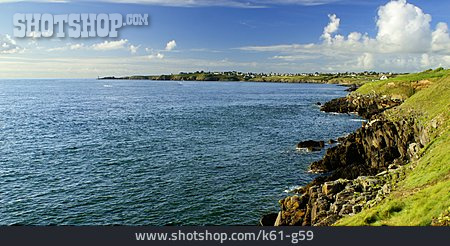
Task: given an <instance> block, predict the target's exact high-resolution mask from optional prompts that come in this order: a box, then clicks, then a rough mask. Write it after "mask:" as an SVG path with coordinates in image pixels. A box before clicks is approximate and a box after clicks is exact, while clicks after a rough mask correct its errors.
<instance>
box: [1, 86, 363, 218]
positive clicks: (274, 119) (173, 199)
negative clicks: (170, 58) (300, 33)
mask: <svg viewBox="0 0 450 246" xmlns="http://www.w3.org/2000/svg"><path fill="white" fill-rule="evenodd" d="M344 90H345V87H341V86H337V85H327V84H283V83H243V82H190V81H178V82H177V81H132V80H94V79H77V80H76V79H71V80H68V79H64V80H61V79H51V80H40V79H33V80H0V203H1V205H0V224H1V225H257V224H258V221H259V218H260V216H261V215H263V214H266V213H269V212H276V211H277V210H278V200H279V199H281V198H283V197H284V196H286V195H287V194H286V192H285V191H286V190H289V189H292V188H293V187H296V186H299V185H304V184H306V183H307V182H309V181H311V180H312V179H313V178H314V177H315V176H314V174H310V173H308V172H307V170H308V165H309V164H310V163H311V162H313V161H315V160H318V159H320V158H321V157H322V156H323V155H324V153H325V150H323V151H319V152H311V153H308V152H303V151H297V150H296V148H295V145H296V144H297V142H299V141H302V140H308V139H314V140H325V141H327V140H328V139H336V138H338V137H340V136H344V135H346V134H348V133H350V132H352V131H354V130H355V129H357V128H358V127H360V126H361V122H360V119H359V117H358V116H355V115H346V114H327V113H323V112H320V110H319V106H318V105H316V103H317V102H322V103H324V102H326V101H328V100H331V99H333V98H336V97H341V96H344V95H346V93H347V92H345V91H344ZM327 147H329V146H327Z"/></svg>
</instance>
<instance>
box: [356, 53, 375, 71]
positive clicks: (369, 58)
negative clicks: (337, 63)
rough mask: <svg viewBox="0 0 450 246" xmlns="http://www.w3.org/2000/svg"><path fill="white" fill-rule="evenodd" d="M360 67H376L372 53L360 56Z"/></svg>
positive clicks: (368, 68)
mask: <svg viewBox="0 0 450 246" xmlns="http://www.w3.org/2000/svg"><path fill="white" fill-rule="evenodd" d="M357 66H358V67H360V68H364V69H366V70H370V69H373V68H374V58H373V55H372V54H370V53H364V54H362V55H361V56H360V57H358V64H357Z"/></svg>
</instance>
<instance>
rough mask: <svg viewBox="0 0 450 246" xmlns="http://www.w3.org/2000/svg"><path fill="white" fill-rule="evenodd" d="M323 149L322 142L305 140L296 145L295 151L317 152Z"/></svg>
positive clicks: (323, 143)
mask: <svg viewBox="0 0 450 246" xmlns="http://www.w3.org/2000/svg"><path fill="white" fill-rule="evenodd" d="M324 147H325V142H324V141H314V140H307V141H302V142H300V143H298V144H297V149H307V150H308V151H319V150H321V149H323V148H324Z"/></svg>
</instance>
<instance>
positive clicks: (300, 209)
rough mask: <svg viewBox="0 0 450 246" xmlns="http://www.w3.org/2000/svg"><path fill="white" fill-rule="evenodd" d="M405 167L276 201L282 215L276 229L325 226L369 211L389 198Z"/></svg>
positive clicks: (341, 180) (345, 180)
mask: <svg viewBox="0 0 450 246" xmlns="http://www.w3.org/2000/svg"><path fill="white" fill-rule="evenodd" d="M407 171H408V170H407V168H406V167H405V166H402V167H399V166H396V165H392V166H391V168H390V169H388V170H387V171H384V172H381V173H379V174H378V175H374V176H359V177H358V178H356V179H353V180H348V179H338V180H334V181H327V182H325V183H322V184H318V185H313V186H310V187H309V188H308V189H307V190H306V191H305V192H304V193H301V194H299V195H294V196H290V197H286V198H284V199H282V200H280V201H279V203H280V205H281V212H280V213H278V217H277V219H276V220H275V221H276V222H275V224H274V225H275V226H281V225H302V226H308V225H315V226H325V225H330V224H333V223H334V222H336V221H337V220H338V219H340V218H341V217H343V216H345V215H351V214H356V213H359V212H361V211H362V209H363V208H371V207H373V206H375V205H376V204H378V203H379V202H381V201H382V200H383V198H384V197H385V196H386V195H388V194H389V193H390V192H391V191H392V189H393V187H395V185H396V183H397V182H398V181H399V180H402V179H403V178H404V177H405V175H406V173H407Z"/></svg>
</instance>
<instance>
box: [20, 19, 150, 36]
mask: <svg viewBox="0 0 450 246" xmlns="http://www.w3.org/2000/svg"><path fill="white" fill-rule="evenodd" d="M148 19H149V18H148V14H127V15H126V16H125V18H123V16H122V14H116V13H115V14H63V15H52V14H36V13H33V14H21V13H17V14H14V16H13V24H14V37H18V38H25V37H30V38H51V37H54V35H55V34H56V37H58V38H65V37H70V38H94V37H101V38H103V37H111V38H116V37H118V36H119V33H118V30H119V29H120V28H121V27H124V26H148V25H149V20H148Z"/></svg>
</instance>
